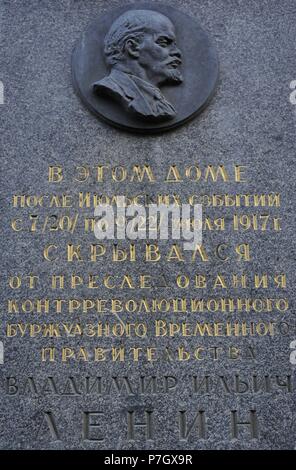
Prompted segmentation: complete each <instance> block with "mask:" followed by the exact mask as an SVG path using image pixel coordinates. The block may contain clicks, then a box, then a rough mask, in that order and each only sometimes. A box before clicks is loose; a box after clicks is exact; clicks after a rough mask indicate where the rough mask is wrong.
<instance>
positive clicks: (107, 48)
mask: <svg viewBox="0 0 296 470" xmlns="http://www.w3.org/2000/svg"><path fill="white" fill-rule="evenodd" d="M104 55H105V60H106V63H107V65H108V67H109V68H110V75H108V76H106V77H104V78H103V79H102V80H100V81H97V82H96V83H94V84H93V90H94V92H95V93H96V94H103V95H105V96H106V95H107V96H110V97H111V98H113V99H115V100H117V101H118V102H120V103H121V105H123V106H124V107H125V109H126V110H127V111H129V112H131V113H133V114H134V115H136V116H138V117H141V118H145V119H149V120H154V121H161V120H166V119H172V118H174V117H175V116H176V110H175V108H174V106H173V105H172V104H171V103H169V101H167V99H166V98H165V97H164V95H163V94H162V93H161V91H160V89H159V86H161V85H164V84H172V85H173V84H175V85H178V84H180V83H182V81H183V77H182V74H181V71H180V66H181V63H182V61H181V52H180V50H179V49H178V48H177V45H176V33H175V28H174V25H173V24H172V22H171V21H170V20H169V18H167V17H166V16H164V15H162V14H161V13H158V12H155V11H151V10H130V11H127V12H126V13H124V14H123V15H121V16H120V17H119V18H117V19H116V20H115V21H114V23H113V24H112V26H111V28H110V30H109V32H108V33H107V35H106V37H105V41H104Z"/></svg>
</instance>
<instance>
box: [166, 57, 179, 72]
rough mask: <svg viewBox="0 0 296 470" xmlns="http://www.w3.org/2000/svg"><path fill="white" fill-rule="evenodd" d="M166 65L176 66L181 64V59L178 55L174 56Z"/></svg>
mask: <svg viewBox="0 0 296 470" xmlns="http://www.w3.org/2000/svg"><path fill="white" fill-rule="evenodd" d="M166 65H170V66H171V67H173V68H176V69H177V68H178V67H180V66H181V65H182V59H180V58H179V57H174V58H173V59H171V60H169V61H168V62H167V63H166Z"/></svg>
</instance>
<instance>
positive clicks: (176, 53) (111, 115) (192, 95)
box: [72, 4, 218, 133]
mask: <svg viewBox="0 0 296 470" xmlns="http://www.w3.org/2000/svg"><path fill="white" fill-rule="evenodd" d="M72 72H73V80H74V85H75V88H76V90H77V92H78V94H79V95H80V97H81V98H82V100H83V102H84V103H85V104H86V106H87V107H88V108H89V109H90V110H91V111H92V112H94V113H95V114H96V115H97V116H99V117H100V118H102V119H104V120H105V121H107V122H108V123H110V124H113V125H115V126H117V127H120V128H123V129H126V130H130V131H137V132H147V133H148V132H150V133H151V132H160V131H164V130H168V129H171V128H174V127H176V126H179V125H180V124H183V123H184V122H186V121H187V120H189V119H191V118H192V117H194V116H196V115H197V114H198V113H199V112H200V111H202V110H203V109H204V108H205V106H206V105H207V104H208V103H209V100H210V98H211V97H212V95H213V92H214V89H215V85H216V83H217V78H218V60H217V54H216V51H215V48H214V47H213V45H212V44H211V42H210V40H209V38H208V35H207V34H206V33H205V31H203V29H202V28H201V26H200V25H199V23H198V22H197V21H196V20H195V19H194V18H191V17H190V16H188V15H186V14H185V13H182V12H181V11H179V10H176V9H175V8H172V7H169V6H167V5H159V4H141V5H139V4H137V5H127V6H125V7H122V8H118V9H115V10H111V11H110V12H108V13H107V14H105V15H103V16H101V17H100V18H98V19H97V20H96V21H94V22H93V23H92V24H91V25H90V26H89V27H88V29H87V30H86V31H85V32H84V33H83V36H82V38H81V39H80V41H79V42H78V44H77V45H76V47H75V50H74V52H73V57H72Z"/></svg>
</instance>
